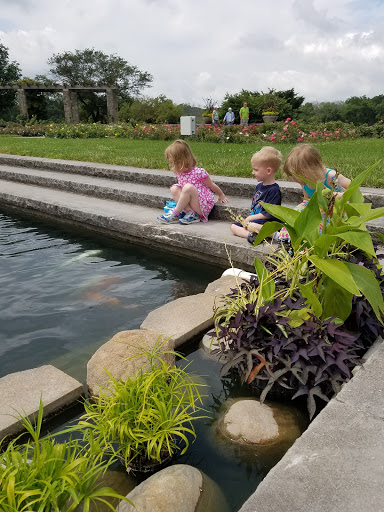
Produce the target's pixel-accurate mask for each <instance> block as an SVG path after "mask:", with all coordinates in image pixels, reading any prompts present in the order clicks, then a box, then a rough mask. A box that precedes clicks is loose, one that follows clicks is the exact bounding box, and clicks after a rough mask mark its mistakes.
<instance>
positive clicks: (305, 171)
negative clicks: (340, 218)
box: [279, 144, 351, 241]
mask: <svg viewBox="0 0 384 512" xmlns="http://www.w3.org/2000/svg"><path fill="white" fill-rule="evenodd" d="M284 172H285V174H286V175H287V176H288V177H289V178H291V179H292V180H293V181H296V183H299V184H300V185H301V187H302V188H303V193H304V198H303V201H302V202H301V203H300V204H299V205H297V206H296V207H295V210H297V211H299V212H301V211H303V210H304V208H305V207H306V206H307V204H308V203H309V200H310V199H311V197H312V196H313V194H314V193H315V189H314V188H311V187H310V186H309V185H307V184H306V183H304V181H302V180H300V176H302V177H303V178H305V179H307V180H310V181H312V182H313V183H317V182H318V181H320V182H321V183H323V184H324V186H325V187H326V188H328V189H331V188H332V184H334V189H333V191H334V193H336V195H337V197H339V198H340V197H341V195H342V193H343V191H344V190H345V189H346V188H348V187H349V184H350V183H351V180H350V179H348V178H346V177H345V176H343V175H342V174H338V173H336V171H335V170H334V169H328V168H327V167H326V165H325V164H324V162H323V160H322V158H321V156H320V153H319V152H318V151H317V149H315V148H314V147H313V146H311V145H310V144H299V145H298V146H295V147H294V148H293V149H292V150H291V152H290V153H289V155H288V156H287V159H286V160H285V162H284ZM322 216H323V219H324V216H325V215H324V213H322ZM319 233H320V234H321V233H322V224H320V226H319ZM279 240H286V241H289V240H290V237H289V234H288V231H287V230H286V229H285V228H282V229H281V230H280V233H279Z"/></svg>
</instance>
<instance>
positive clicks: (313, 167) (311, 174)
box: [284, 144, 325, 182]
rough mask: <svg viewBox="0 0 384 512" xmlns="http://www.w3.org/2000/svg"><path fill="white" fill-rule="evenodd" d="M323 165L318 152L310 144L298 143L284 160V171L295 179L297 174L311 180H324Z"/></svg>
mask: <svg viewBox="0 0 384 512" xmlns="http://www.w3.org/2000/svg"><path fill="white" fill-rule="evenodd" d="M324 169H325V165H324V162H323V160H322V158H321V156H320V153H319V152H318V151H317V149H315V148H314V147H313V146H311V145H310V144H300V145H299V146H296V147H294V148H293V149H292V150H291V152H290V153H289V155H288V156H287V159H286V160H285V162H284V172H285V174H286V175H287V176H289V177H290V178H292V179H293V180H295V181H297V178H296V177H295V176H293V173H294V174H297V175H298V176H302V177H303V178H306V179H308V180H311V181H314V182H316V181H324Z"/></svg>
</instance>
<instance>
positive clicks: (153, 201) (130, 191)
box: [0, 166, 253, 222]
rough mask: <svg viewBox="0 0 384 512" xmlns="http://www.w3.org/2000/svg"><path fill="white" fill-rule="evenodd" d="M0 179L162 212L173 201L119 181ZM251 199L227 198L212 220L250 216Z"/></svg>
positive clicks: (11, 173)
mask: <svg viewBox="0 0 384 512" xmlns="http://www.w3.org/2000/svg"><path fill="white" fill-rule="evenodd" d="M0 179H2V180H9V181H14V182H18V183H25V184H29V185H37V186H40V187H48V188H53V189H57V190H66V191H69V192H74V193H76V194H84V195H89V196H93V197H100V198H103V199H112V200H114V201H121V202H124V203H131V204H138V205H145V206H147V207H149V208H163V207H164V205H165V203H166V201H168V200H170V199H172V198H171V195H170V191H169V187H168V186H159V185H151V184H149V185H148V184H145V185H144V184H141V183H137V182H131V181H118V180H112V179H106V178H98V177H94V176H91V175H83V174H68V173H66V172H59V171H48V170H40V169H27V168H23V167H10V166H0ZM174 181H175V178H174V176H173V182H172V183H174ZM252 195H253V191H252ZM252 195H251V196H249V197H239V196H228V203H226V204H219V203H218V204H216V205H215V206H214V208H213V210H212V212H211V214H210V219H215V220H222V221H226V222H230V221H231V214H230V212H229V211H228V208H230V209H231V211H232V212H233V213H234V214H235V215H242V216H247V215H248V214H249V206H250V204H251V200H252Z"/></svg>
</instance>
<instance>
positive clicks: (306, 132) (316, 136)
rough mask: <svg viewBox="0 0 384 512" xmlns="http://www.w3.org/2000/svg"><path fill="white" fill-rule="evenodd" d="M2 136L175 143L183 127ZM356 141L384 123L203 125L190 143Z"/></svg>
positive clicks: (31, 130)
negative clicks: (169, 141)
mask: <svg viewBox="0 0 384 512" xmlns="http://www.w3.org/2000/svg"><path fill="white" fill-rule="evenodd" d="M0 134H9V135H21V136H24V137H30V136H35V137H36V136H46V137H50V138H56V139H81V138H83V139H88V138H105V137H108V138H129V139H145V140H151V139H152V140H175V139H178V138H180V125H171V124H159V125H152V124H136V125H135V126H133V125H131V124H129V123H119V124H108V125H107V124H99V123H93V124H77V125H68V124H52V123H51V124H33V125H29V126H28V125H27V126H22V125H15V124H13V123H9V124H8V125H7V126H5V127H2V128H0ZM357 137H369V138H384V123H383V122H382V121H380V122H378V123H376V124H375V125H372V126H368V125H361V126H358V127H355V126H353V125H350V124H347V123H338V122H330V123H325V124H322V125H319V126H315V127H314V126H312V125H307V124H305V123H301V124H298V123H297V122H296V121H294V120H292V119H291V118H287V119H286V120H285V121H284V122H276V123H273V125H268V124H264V123H258V124H252V125H249V126H239V125H233V126H225V125H211V124H201V125H199V126H197V127H196V134H195V135H193V136H190V137H189V139H188V140H191V141H203V142H215V143H238V144H242V143H267V144H275V143H284V142H289V143H297V142H307V143H312V142H323V141H329V140H344V139H351V138H357Z"/></svg>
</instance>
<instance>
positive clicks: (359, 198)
mask: <svg viewBox="0 0 384 512" xmlns="http://www.w3.org/2000/svg"><path fill="white" fill-rule="evenodd" d="M364 201H365V200H364V196H363V194H362V193H361V191H360V189H359V188H357V189H356V190H354V192H353V194H352V195H351V197H350V198H349V202H350V203H360V204H363V203H364ZM370 204H371V203H365V205H370Z"/></svg>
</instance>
